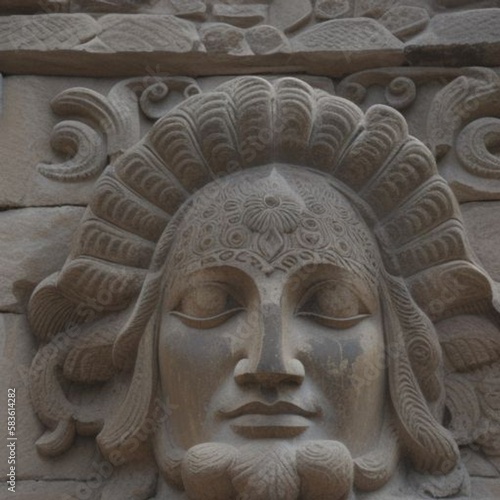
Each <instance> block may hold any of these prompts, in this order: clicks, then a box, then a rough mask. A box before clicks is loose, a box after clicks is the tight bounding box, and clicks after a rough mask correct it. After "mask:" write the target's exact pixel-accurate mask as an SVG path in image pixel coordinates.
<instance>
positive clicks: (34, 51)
mask: <svg viewBox="0 0 500 500" xmlns="http://www.w3.org/2000/svg"><path fill="white" fill-rule="evenodd" d="M26 5H28V4H26ZM495 7H498V5H496V4H495V3H491V2H490V3H488V2H486V3H484V4H480V5H475V6H473V5H464V2H460V6H454V5H453V6H451V5H446V6H443V5H442V6H436V5H435V2H427V1H423V0H422V1H416V0H415V1H412V0H403V1H393V0H370V1H366V0H316V1H314V2H311V1H310V0H287V1H285V0H272V1H259V2H250V1H248V2H239V1H238V2H235V1H222V2H214V1H212V0H210V1H207V2H205V1H204V0H189V1H188V0H158V1H156V2H154V1H143V2H140V1H130V2H128V1H116V2H101V1H100V0H95V1H92V2H87V1H85V2H72V1H70V0H68V1H67V2H64V1H62V2H51V1H48V2H46V3H40V5H39V8H38V9H36V10H37V11H38V12H39V13H38V12H37V13H35V14H33V15H22V16H19V15H13V16H0V54H1V55H2V57H1V58H0V71H5V72H9V73H13V72H15V73H19V72H22V73H25V72H26V71H27V69H28V68H29V69H30V71H31V72H32V71H33V68H37V69H36V72H37V73H39V74H60V73H61V72H62V68H61V64H60V59H59V58H61V57H62V58H64V59H65V61H66V63H65V64H64V73H65V74H68V73H71V74H75V75H80V74H81V75H84V74H87V75H89V74H90V75H93V76H94V75H95V76H104V75H105V76H131V75H139V74H143V73H144V71H145V69H146V68H147V67H148V66H149V67H155V66H156V65H159V66H160V68H159V71H161V72H169V73H172V72H173V71H172V69H173V68H174V69H175V71H174V72H175V73H177V74H186V75H200V74H205V75H209V74H234V73H238V72H247V71H248V68H249V66H248V59H247V58H251V61H252V70H251V72H253V73H257V72H262V71H273V72H276V71H277V72H280V73H284V72H289V71H290V70H293V71H307V72H310V73H315V74H325V75H332V76H341V75H344V74H346V73H352V72H354V71H359V70H362V69H367V68H372V67H381V66H400V65H402V64H403V63H405V62H406V63H409V64H412V65H420V66H422V65H438V66H458V65H462V66H463V65H475V64H478V65H487V66H491V65H499V64H500V58H499V56H498V54H499V50H498V48H499V44H500V35H499V34H498V30H497V26H498V23H499V19H500V9H499V8H495ZM66 51H70V52H71V53H74V54H79V55H81V56H82V57H78V58H77V59H78V65H76V64H74V62H73V61H74V59H73V58H71V57H68V56H67V53H66ZM83 54H85V57H83ZM56 61H59V64H57V63H56ZM103 62H104V64H103ZM195 68H196V69H195Z"/></svg>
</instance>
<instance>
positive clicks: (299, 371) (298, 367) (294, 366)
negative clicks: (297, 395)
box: [288, 359, 306, 382]
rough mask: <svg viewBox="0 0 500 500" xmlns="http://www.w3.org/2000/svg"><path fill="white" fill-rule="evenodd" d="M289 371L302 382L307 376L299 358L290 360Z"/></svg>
mask: <svg viewBox="0 0 500 500" xmlns="http://www.w3.org/2000/svg"><path fill="white" fill-rule="evenodd" d="M288 371H289V372H290V374H292V375H293V376H294V377H296V378H297V379H298V380H299V381H300V382H302V381H303V380H304V377H305V376H306V370H305V368H304V365H303V364H302V363H301V362H300V361H299V360H298V359H291V360H290V361H289V362H288Z"/></svg>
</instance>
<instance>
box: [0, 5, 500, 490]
mask: <svg viewBox="0 0 500 500" xmlns="http://www.w3.org/2000/svg"><path fill="white" fill-rule="evenodd" d="M499 26H500V3H499V2H497V1H493V0H491V1H486V0H485V1H480V2H472V1H468V2H467V1H465V2H464V1H463V0H461V1H452V0H446V1H445V0H440V1H435V2H428V1H427V0H399V1H396V2H393V1H387V0H379V1H375V0H373V1H356V2H354V1H348V0H345V1H333V0H325V1H320V0H317V1H316V2H313V3H310V2H309V0H292V1H290V2H284V1H282V0H273V1H272V2H269V3H267V2H266V3H255V4H254V3H246V2H245V3H239V2H235V3H234V4H233V3H232V2H227V3H217V2H211V1H207V2H205V1H202V0H186V1H174V0H172V1H167V0H158V1H156V2H153V1H151V2H150V1H139V0H137V1H127V0H123V1H117V2H102V1H100V0H93V1H90V2H83V1H79V0H46V1H42V2H40V1H36V2H35V1H31V0H22V1H14V0H12V1H10V2H9V1H7V2H2V6H0V72H1V73H3V81H2V85H1V87H0V91H1V107H0V110H1V115H0V152H1V155H0V156H1V163H0V210H1V212H0V269H1V270H2V271H1V272H2V274H1V278H2V279H1V281H0V380H1V381H2V385H1V391H0V397H1V398H2V400H1V403H0V425H1V428H0V441H1V442H2V445H1V450H2V451H1V453H0V473H1V476H2V478H3V479H2V481H6V477H7V474H8V471H9V469H8V462H7V461H8V453H9V450H8V448H7V447H6V446H5V444H6V443H7V439H8V435H7V425H6V422H7V410H8V407H7V405H6V401H7V389H8V388H15V389H16V436H17V446H16V454H17V455H16V494H15V495H14V494H12V493H10V492H9V491H8V490H7V487H8V485H7V483H5V484H2V485H1V491H0V498H2V499H3V498H5V499H7V498H11V497H12V498H18V499H26V500H27V499H47V500H49V499H50V500H55V499H69V498H71V499H88V498H95V499H97V498H102V499H110V500H113V499H118V498H137V499H142V498H148V496H150V495H151V494H152V492H153V491H154V488H155V487H154V486H152V485H153V484H154V482H155V478H156V476H155V473H152V472H151V471H150V470H149V469H147V468H144V470H143V469H141V468H140V467H139V466H135V467H131V468H129V469H127V468H120V469H118V468H115V467H113V466H112V465H111V464H109V462H107V461H106V460H105V459H104V458H103V457H102V456H101V454H100V453H99V451H98V449H97V446H96V444H95V439H94V437H92V436H78V437H77V438H76V442H75V444H74V445H73V446H72V447H71V449H70V450H69V451H67V452H65V453H64V454H63V455H60V456H57V457H47V456H43V455H41V454H40V453H38V452H37V448H36V445H35V443H36V441H37V440H38V439H39V438H40V436H41V435H42V434H43V431H44V425H43V424H42V423H41V422H40V421H39V420H38V418H37V416H36V415H35V412H34V410H33V408H32V405H31V402H30V392H29V386H30V383H29V369H30V364H31V362H32V359H33V357H34V355H35V353H36V350H37V347H38V345H37V340H36V339H35V337H34V335H33V333H32V331H31V329H30V326H29V325H28V321H27V318H26V308H27V304H28V300H29V297H30V295H31V293H32V292H33V291H34V289H35V287H36V286H37V284H38V283H39V282H40V281H42V280H43V279H45V278H47V277H48V276H49V275H51V274H52V273H55V272H56V271H58V270H60V269H61V267H62V266H63V264H64V262H65V260H66V258H67V256H68V254H69V253H70V248H71V241H72V237H73V235H74V232H75V230H76V228H77V226H78V223H79V221H80V220H81V218H82V216H83V215H84V213H85V209H86V206H87V204H88V203H89V201H90V199H91V196H92V194H93V192H94V186H95V183H96V181H97V179H98V178H99V175H100V174H101V173H102V171H103V170H104V168H105V166H106V165H107V164H109V163H110V162H113V161H115V160H116V159H117V158H119V157H120V155H121V154H122V153H123V152H124V151H125V150H127V149H128V148H130V147H131V146H133V145H134V144H136V143H137V142H138V141H139V140H140V139H141V138H142V137H144V135H145V134H146V132H147V131H148V130H150V129H151V127H152V126H153V124H154V123H156V122H157V120H158V119H159V118H160V117H161V116H163V115H164V114H165V113H166V112H167V111H168V110H170V109H172V108H173V107H174V106H176V105H177V104H179V103H181V102H183V101H184V100H185V99H186V98H188V97H189V96H193V95H196V94H199V93H203V92H207V91H209V90H211V89H214V88H215V87H216V86H217V85H218V84H220V83H222V82H224V81H228V80H229V79H231V78H232V77H233V76H235V75H241V74H262V75H265V77H266V78H268V79H270V80H272V79H275V78H276V77H277V76H279V75H290V76H295V77H298V78H300V79H303V80H304V81H306V82H307V83H309V84H310V85H311V86H313V87H314V88H317V89H322V90H325V91H327V92H329V93H331V94H335V95H338V96H341V97H345V98H347V99H349V100H351V101H353V102H354V103H356V104H357V105H359V106H360V107H361V109H363V110H367V109H368V108H369V107H370V106H371V105H373V104H377V103H378V104H385V105H388V106H391V107H393V108H395V109H397V110H398V111H400V112H401V113H402V114H403V115H404V116H405V118H406V120H407V122H408V125H409V130H410V133H411V134H412V135H414V136H415V137H417V138H418V139H420V140H421V141H422V142H423V143H424V144H426V145H427V146H428V147H429V149H430V150H431V152H432V153H433V154H434V156H435V158H436V160H437V165H438V168H439V172H440V174H441V175H442V176H443V177H444V178H445V179H446V180H447V182H448V183H449V185H450V186H451V188H452V190H453V192H454V193H455V196H456V197H457V199H458V201H459V203H460V210H461V212H462V215H463V217H464V221H465V225H466V230H467V234H468V236H469V240H470V245H471V247H472V251H473V253H474V254H475V256H476V257H477V260H478V262H479V263H480V264H481V265H482V266H483V267H484V268H485V269H486V271H487V272H488V273H489V275H490V276H491V278H492V279H493V281H494V285H495V287H497V286H498V284H499V283H500V256H499V253H498V250H497V248H498V247H497V244H498V243H499V241H498V240H500V236H499V234H500V156H499V151H500V149H499V145H500V77H499V75H500V69H498V68H497V67H498V66H500V30H499ZM494 294H495V295H494V303H495V304H496V305H497V307H498V302H497V300H498V296H497V288H495V289H494ZM498 346H500V343H497V344H496V348H497V349H498V352H499V353H500V348H499V347H498ZM497 364H498V362H497ZM497 373H498V372H497ZM66 389H67V390H68V391H69V392H71V391H73V392H74V393H78V385H77V384H76V383H72V386H69V387H66ZM109 390H110V391H111V392H112V390H111V389H109ZM499 390H500V389H499V388H498V386H497V387H496V389H494V391H496V392H494V394H493V403H492V407H491V410H492V411H493V412H495V413H496V415H497V416H498V421H499V422H500V403H499V396H498V394H499ZM118 392H119V391H118ZM85 397H88V398H90V399H92V397H93V396H92V393H90V395H86V396H85ZM111 397H113V396H112V395H111V396H110V398H111ZM117 397H118V396H117ZM495 405H496V406H495ZM467 453H469V450H464V457H465V462H466V464H467V467H468V469H469V472H470V474H471V475H472V494H471V498H473V499H477V500H479V499H480V500H487V499H491V500H493V499H497V498H500V457H499V456H490V457H487V458H486V457H485V456H483V455H481V454H478V453H472V454H471V453H469V455H467ZM122 475H123V476H122ZM121 477H125V478H126V481H125V480H124V481H123V484H126V492H123V491H120V488H119V486H117V485H116V483H117V482H119V481H118V479H119V478H121ZM117 478H118V479H117ZM16 495H17V496H16ZM169 498H170V497H169ZM221 500H222V499H221Z"/></svg>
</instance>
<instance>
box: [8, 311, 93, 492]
mask: <svg viewBox="0 0 500 500" xmlns="http://www.w3.org/2000/svg"><path fill="white" fill-rule="evenodd" d="M35 353H36V341H35V339H34V338H33V336H32V335H31V334H30V330H29V327H28V323H27V321H26V318H25V317H24V316H22V315H18V314H0V390H1V394H2V396H3V397H6V394H7V388H15V389H16V436H17V438H18V440H17V446H16V456H17V463H16V475H17V478H18V479H19V480H25V479H46V478H57V479H60V480H64V479H85V478H88V477H90V475H91V474H92V467H91V466H92V463H93V462H94V461H97V462H98V461H99V454H98V452H97V449H96V446H95V443H94V442H93V440H91V439H89V438H81V439H79V440H78V441H77V442H76V443H75V448H74V449H72V450H70V451H68V453H66V454H64V455H62V456H60V457H57V458H55V459H49V458H47V457H43V456H41V455H39V454H38V453H37V451H36V448H35V441H36V440H37V439H38V438H39V437H40V436H41V435H42V433H43V430H44V428H43V425H42V424H41V423H40V421H39V420H38V418H37V417H36V415H35V413H34V411H33V408H32V406H31V404H30V396H29V384H28V376H29V369H30V365H31V361H32V359H33V356H34V354H35ZM6 412H7V406H6V404H4V403H3V402H2V404H1V405H0V422H2V426H1V428H0V440H1V441H2V446H1V447H0V474H1V476H2V480H3V478H5V477H6V474H7V470H8V465H7V447H6V446H5V443H6V437H7V436H6V432H7V428H6V425H5V422H7V415H6ZM1 488H2V489H3V488H4V485H1ZM21 491H22V490H21ZM42 491H43V489H42ZM1 493H2V494H3V493H4V491H2V492H1ZM1 498H4V497H1Z"/></svg>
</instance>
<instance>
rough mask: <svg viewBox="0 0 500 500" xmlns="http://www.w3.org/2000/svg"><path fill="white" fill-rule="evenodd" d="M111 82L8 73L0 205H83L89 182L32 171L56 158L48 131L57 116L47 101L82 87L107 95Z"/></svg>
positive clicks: (0, 139) (0, 129) (0, 141)
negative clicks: (56, 178)
mask: <svg viewBox="0 0 500 500" xmlns="http://www.w3.org/2000/svg"><path fill="white" fill-rule="evenodd" d="M111 83H112V82H111V81H109V80H90V79H78V80H77V79H71V78H70V79H68V78H50V77H24V76H19V77H18V76H9V77H6V78H4V80H3V110H2V114H1V115H0V151H1V152H2V160H1V162H0V176H1V179H2V182H1V183H0V207H2V208H9V207H29V206H44V205H49V206H50V205H68V204H70V205H83V204H86V203H87V202H88V199H89V195H90V193H91V192H92V185H93V182H92V181H90V182H83V183H79V184H78V185H75V184H64V185H62V184H60V183H56V182H54V181H52V180H49V179H46V178H45V177H43V176H42V175H40V173H39V172H38V171H37V169H36V165H37V164H38V163H40V162H54V161H57V158H58V157H57V156H56V155H55V154H54V152H53V151H52V150H51V147H50V135H51V132H52V128H53V127H54V125H55V124H56V123H57V122H58V121H59V120H60V119H59V118H58V117H57V116H56V115H55V114H54V113H52V112H51V110H50V101H51V100H52V99H53V98H54V97H55V96H56V95H57V94H59V93H60V92H62V91H63V90H65V89H67V88H71V87H75V86H80V85H81V86H84V87H88V88H91V89H95V90H97V91H101V92H104V93H106V91H107V89H109V87H110V85H111Z"/></svg>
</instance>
